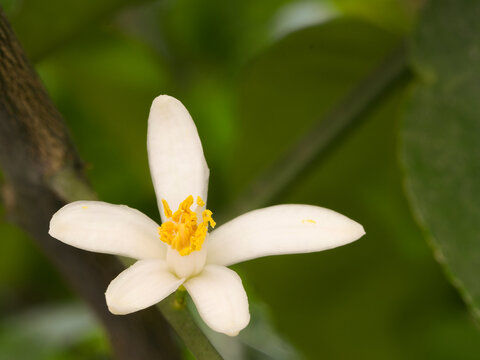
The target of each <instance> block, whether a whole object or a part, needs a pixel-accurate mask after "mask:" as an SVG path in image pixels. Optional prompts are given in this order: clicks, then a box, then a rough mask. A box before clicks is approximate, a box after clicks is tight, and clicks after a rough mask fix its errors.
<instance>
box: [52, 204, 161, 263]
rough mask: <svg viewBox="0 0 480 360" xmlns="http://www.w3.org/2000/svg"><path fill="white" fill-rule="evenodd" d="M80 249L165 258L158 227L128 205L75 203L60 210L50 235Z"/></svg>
mask: <svg viewBox="0 0 480 360" xmlns="http://www.w3.org/2000/svg"><path fill="white" fill-rule="evenodd" d="M48 233H49V234H50V235H51V236H53V237H54V238H56V239H58V240H60V241H62V242H64V243H66V244H68V245H72V246H75V247H77V248H80V249H84V250H89V251H95V252H100V253H106V254H115V255H123V256H128V257H132V258H135V259H150V258H164V257H165V254H166V245H165V244H164V243H162V242H161V241H160V238H159V235H158V225H157V224H156V223H155V221H153V220H151V219H150V218H149V217H148V216H146V215H145V214H143V213H141V212H140V211H138V210H135V209H132V208H130V207H128V206H125V205H113V204H108V203H105V202H101V201H76V202H73V203H70V204H68V205H65V206H64V207H63V208H61V209H60V210H58V211H57V212H56V213H55V214H54V215H53V217H52V220H50V230H49V232H48Z"/></svg>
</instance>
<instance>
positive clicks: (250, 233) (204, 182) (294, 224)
mask: <svg viewBox="0 0 480 360" xmlns="http://www.w3.org/2000/svg"><path fill="white" fill-rule="evenodd" d="M147 143H148V144H147V145H148V156H149V162H150V170H151V173H152V179H153V184H154V187H155V192H156V195H157V202H158V206H159V209H160V213H161V218H162V226H158V225H157V224H156V223H155V221H153V220H151V219H150V218H148V217H147V216H146V215H144V214H142V213H141V212H139V211H138V210H135V209H132V208H129V207H127V206H124V205H112V204H108V203H104V202H100V201H77V202H73V203H71V204H68V205H66V206H64V207H63V208H62V209H60V210H59V211H58V212H57V213H55V214H54V215H53V217H52V220H51V222H50V231H49V234H50V235H51V236H53V237H54V238H57V239H58V240H60V241H62V242H64V243H66V244H69V245H72V246H75V247H78V248H81V249H85V250H89V251H95V252H101V253H108V254H116V255H122V256H127V257H131V258H134V259H138V261H137V262H136V263H135V264H134V265H132V266H131V267H129V268H128V269H127V270H125V271H123V272H122V273H121V274H120V275H118V277H117V278H115V279H114V280H113V281H112V282H111V283H110V285H109V286H108V289H107V291H106V294H105V296H106V301H107V305H108V308H109V309H110V311H111V312H112V313H114V314H128V313H131V312H134V311H138V310H141V309H144V308H146V307H148V306H151V305H153V304H155V303H157V302H159V301H161V300H162V299H164V298H165V297H167V296H168V295H170V294H171V293H173V292H174V291H175V290H177V289H178V288H179V286H181V285H183V286H184V287H185V288H186V290H187V291H188V292H189V294H190V296H191V297H192V299H193V301H194V303H195V305H196V307H197V309H198V311H199V313H200V316H201V317H202V318H203V320H204V321H205V322H206V323H207V324H208V326H210V327H211V328H212V329H213V330H215V331H218V332H221V333H224V334H227V335H230V336H234V335H237V334H238V332H239V331H240V330H242V329H243V328H244V327H245V326H247V324H248V322H249V320H250V313H249V311H248V300H247V295H246V293H245V290H244V289H243V285H242V281H241V279H240V277H239V276H238V275H237V274H236V273H235V272H234V271H232V270H230V269H228V268H227V266H229V265H232V264H236V263H239V262H242V261H245V260H249V259H254V258H257V257H261V256H267V255H278V254H291V253H303V252H313V251H321V250H325V249H330V248H333V247H336V246H340V245H344V244H347V243H350V242H352V241H354V240H356V239H358V238H360V237H361V236H362V235H363V234H364V233H365V232H364V230H363V227H362V226H361V225H360V224H358V223H356V222H355V221H353V220H350V219H349V218H347V217H345V216H343V215H340V214H338V213H336V212H334V211H332V210H328V209H324V208H321V207H317V206H310V205H279V206H272V207H268V208H265V209H260V210H255V211H251V212H248V213H246V214H244V215H242V216H239V217H237V218H236V219H233V220H232V221H230V222H228V223H226V224H224V225H222V226H220V227H218V228H217V229H215V230H214V231H212V232H211V233H210V234H208V233H207V231H208V226H209V225H210V226H211V227H214V226H215V222H214V221H213V219H212V212H211V211H209V210H206V209H205V202H206V201H207V188H208V177H209V170H208V167H207V163H206V161H205V158H204V155H203V149H202V144H201V142H200V138H199V137H198V133H197V129H196V127H195V124H194V122H193V121H192V118H191V117H190V114H189V113H188V111H187V109H185V107H184V106H183V105H182V104H181V103H180V102H179V101H178V100H176V99H174V98H172V97H169V96H165V95H162V96H159V97H157V98H156V99H155V100H154V101H153V104H152V107H151V110H150V116H149V119H148V141H147ZM194 201H195V202H194ZM169 205H170V206H169ZM170 207H171V208H172V209H174V211H171V210H170ZM176 209H178V210H176Z"/></svg>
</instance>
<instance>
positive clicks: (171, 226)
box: [158, 195, 215, 256]
mask: <svg viewBox="0 0 480 360" xmlns="http://www.w3.org/2000/svg"><path fill="white" fill-rule="evenodd" d="M162 204H163V211H164V213H165V216H166V218H167V219H170V220H169V221H165V222H164V223H163V224H162V226H160V227H159V228H158V233H159V234H160V240H162V241H163V242H164V243H166V244H168V245H170V247H171V248H172V249H175V250H177V251H178V252H179V254H180V255H182V256H186V255H189V254H190V253H192V252H193V251H196V250H200V249H201V248H202V245H203V242H204V241H205V237H206V236H207V232H208V224H210V226H211V227H212V228H214V227H215V221H213V219H212V212H211V211H210V210H204V211H203V213H202V222H201V223H198V221H197V213H196V212H195V211H192V210H190V207H191V206H192V205H193V196H192V195H190V196H189V197H187V198H186V199H185V200H183V201H182V202H181V203H180V205H179V206H178V210H177V211H175V213H172V210H170V206H169V205H168V203H167V201H166V200H162ZM197 205H198V206H204V205H205V202H204V201H203V200H202V198H201V197H200V196H199V197H198V198H197Z"/></svg>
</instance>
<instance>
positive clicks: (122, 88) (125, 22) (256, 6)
mask: <svg viewBox="0 0 480 360" xmlns="http://www.w3.org/2000/svg"><path fill="white" fill-rule="evenodd" d="M0 6H2V7H3V8H4V10H5V12H6V13H7V16H8V17H9V19H10V21H11V23H12V26H13V28H14V30H15V31H16V33H17V35H18V37H19V39H20V41H21V43H22V44H23V46H24V47H25V50H26V52H27V53H28V55H29V56H30V58H31V59H32V61H33V63H34V65H35V67H36V69H37V71H38V72H39V74H40V76H41V78H42V79H43V81H44V83H45V85H46V87H47V88H48V91H49V93H50V95H51V96H52V98H53V100H54V102H55V103H56V105H57V106H58V108H59V109H60V111H61V112H62V114H63V115H64V117H65V121H66V122H67V124H68V127H69V128H70V130H71V135H72V137H73V139H74V141H75V143H76V145H77V148H78V151H79V153H80V156H81V157H82V159H83V160H84V161H85V162H86V163H87V169H88V176H89V178H90V180H91V182H92V185H93V187H94V189H95V190H96V191H97V192H98V194H99V197H100V198H101V199H102V200H104V201H108V202H112V203H118V204H128V205H129V206H131V207H135V208H138V209H140V210H141V211H143V212H145V213H147V214H149V215H150V216H151V217H152V218H154V219H156V220H158V218H159V216H158V212H157V209H156V203H155V196H154V192H153V187H152V184H151V180H150V175H149V170H148V163H147V153H146V129H147V121H146V120H147V116H148V111H149V106H150V103H151V101H152V99H153V98H154V97H155V96H157V95H159V94H169V95H172V96H175V97H177V98H179V99H180V100H181V101H182V102H183V103H184V104H185V106H186V107H187V108H188V109H189V111H190V113H191V114H192V116H193V118H194V120H195V122H196V124H197V127H198V130H199V133H200V137H201V139H202V142H203V147H204V152H205V156H206V159H207V162H208V164H209V166H210V170H211V180H210V188H209V208H210V209H212V210H213V212H214V214H215V213H219V214H221V212H222V211H223V210H225V209H227V208H228V206H229V204H231V203H232V201H234V200H235V199H236V198H237V197H238V196H241V194H242V191H243V190H244V189H245V188H246V187H247V186H248V184H249V183H250V182H251V181H252V180H253V179H255V178H256V177H257V176H258V175H259V174H261V173H262V170H263V169H265V168H266V167H268V166H269V165H271V164H272V163H273V162H274V161H275V160H276V159H277V158H278V157H279V156H280V155H281V154H283V153H284V152H285V151H286V150H287V149H288V148H289V146H290V145H292V144H294V143H295V141H297V140H298V139H299V138H300V137H301V136H302V134H304V133H305V132H307V131H308V129H309V128H310V127H311V126H312V124H314V123H315V122H317V121H318V119H319V118H321V116H322V115H324V114H325V113H326V112H327V111H328V110H329V109H330V108H331V107H332V106H333V105H335V104H336V103H337V102H339V101H340V100H341V99H342V98H343V97H344V96H345V95H346V94H347V93H348V91H350V90H351V89H352V88H353V87H354V86H355V85H356V84H357V83H358V82H359V81H361V80H362V79H363V78H365V76H366V75H367V74H369V73H370V72H371V71H372V69H374V68H375V67H377V66H378V65H379V64H380V63H381V62H382V60H383V59H384V58H385V57H386V56H387V55H388V54H389V53H390V51H392V49H394V48H395V47H396V45H397V44H398V42H399V39H401V38H402V37H404V36H406V35H408V34H409V33H410V32H411V31H413V29H414V27H415V24H416V22H417V21H418V15H419V10H420V1H416V0H365V1H354V0H323V1H320V0H316V1H314V0H311V1H294V0H281V1H273V0H268V1H261V2H259V1H251V0H245V1H231V0H223V1H221V0H208V1H207V0H204V1H200V0H190V1H187V0H177V1H173V0H164V1H146V0H143V1H138V0H137V1H136V0H116V1H115V0H96V1H93V0H84V1H77V2H73V1H72V2H70V1H68V2H66V1H63V0H43V1H39V0H0ZM409 87H410V84H409V83H408V82H403V83H401V84H398V85H397V87H396V88H395V89H394V90H393V91H391V92H390V93H389V95H388V96H387V97H385V98H383V99H382V102H381V103H380V104H378V106H376V107H375V108H374V109H373V110H372V111H370V112H369V113H368V114H367V115H366V116H365V118H364V119H362V121H361V123H359V125H358V126H356V127H355V129H354V130H353V131H351V132H350V133H349V135H348V136H347V137H346V138H344V139H343V141H342V142H341V143H339V144H337V146H335V147H334V148H333V149H332V151H330V152H329V153H328V155H327V156H326V157H324V158H323V159H322V161H319V162H316V163H315V164H314V165H313V166H312V167H311V168H310V169H309V171H308V172H307V173H306V174H305V175H304V176H302V177H301V178H300V179H299V180H298V181H296V182H295V183H294V184H292V186H291V187H290V188H289V189H288V191H285V193H283V194H282V195H281V196H279V197H278V199H277V201H276V202H278V203H306V204H314V205H319V206H324V207H327V208H331V209H334V210H336V211H338V212H340V213H342V214H345V215H347V216H349V217H351V218H353V219H355V220H356V221H358V222H359V223H361V224H363V225H364V227H365V229H366V232H367V235H366V236H365V237H364V238H362V239H361V240H359V241H358V242H355V243H353V244H351V245H348V246H345V247H342V248H339V249H335V250H331V251H326V252H322V253H315V254H304V255H290V256H278V257H268V258H262V259H257V260H253V261H250V262H247V263H243V264H239V265H237V266H235V270H236V271H238V272H239V273H240V275H241V276H242V279H243V282H244V284H245V286H246V288H247V292H248V295H249V298H250V300H251V302H252V305H251V306H252V308H254V309H258V310H255V311H254V314H257V313H258V314H259V315H258V318H257V317H256V315H255V316H254V318H253V319H252V324H251V325H250V327H249V328H248V329H247V330H245V331H244V333H243V334H242V335H241V336H240V341H241V342H243V343H246V344H247V345H248V346H249V347H250V348H257V347H258V348H259V350H260V351H263V352H266V353H269V354H270V357H271V358H278V359H280V358H298V357H303V358H306V359H406V358H408V359H453V358H455V359H478V358H480V333H479V332H478V329H477V328H476V325H475V324H474V321H473V319H472V318H471V316H470V315H469V313H468V311H467V309H466V306H465V305H464V303H463V302H462V300H461V299H460V296H459V295H458V294H457V291H456V290H455V289H454V288H453V287H452V285H451V284H450V283H449V282H448V281H447V279H446V277H445V275H444V271H443V270H442V268H441V267H440V266H439V265H438V264H437V263H436V262H435V260H434V258H433V256H432V251H431V249H430V248H429V247H428V245H427V243H426V241H425V239H424V238H423V236H422V233H421V231H420V229H419V228H418V227H417V225H416V224H415V222H414V219H413V217H412V215H411V212H410V210H409V207H408V204H407V200H406V198H405V195H404V192H403V180H402V170H401V169H400V165H399V162H398V159H397V157H398V155H397V149H398V146H399V145H398V137H397V129H398V127H399V121H400V115H401V113H402V110H401V109H402V105H403V103H404V101H405V95H406V93H407V92H408V90H409ZM0 234H1V239H2V241H1V242H0V316H1V318H0V359H1V360H4V359H5V360H7V359H20V360H21V359H55V360H56V359H105V358H109V348H108V343H107V341H106V339H105V335H104V334H103V332H102V330H101V329H100V328H99V327H98V325H97V324H96V322H95V320H94V319H93V318H92V317H91V315H89V313H88V311H87V310H85V309H84V307H83V305H81V303H80V300H79V299H77V298H76V297H75V295H74V294H72V293H71V291H70V290H69V288H68V285H67V284H65V283H64V282H63V280H62V279H61V278H60V275H59V274H58V272H57V271H56V270H55V269H54V268H52V266H51V265H50V264H49V263H48V261H47V260H46V259H45V258H44V256H43V255H42V253H41V252H40V251H39V250H38V249H37V247H36V245H35V242H34V241H33V240H32V239H30V238H28V237H27V236H26V235H25V234H23V233H22V231H20V230H19V229H17V228H15V227H14V226H12V225H10V224H9V223H8V222H7V221H6V219H5V216H3V218H2V219H1V222H0ZM261 322H270V323H271V326H272V327H273V328H274V329H275V330H274V331H275V332H276V333H277V336H278V338H276V340H275V341H273V340H271V341H266V343H265V342H263V343H262V341H260V340H259V339H258V338H256V336H254V334H256V333H255V331H256V330H258V329H259V328H260V329H261V328H262V326H269V325H268V324H258V323H261ZM269 331H270V330H269ZM272 331H273V330H272ZM272 336H273V335H272ZM217 341H220V342H222V341H223V340H222V339H221V338H220V339H219V340H217ZM247 353H249V352H248V351H247V352H245V351H244V352H243V354H244V355H243V356H244V357H249V356H250V357H251V358H253V357H255V356H256V358H268V357H267V355H263V357H262V356H261V355H259V352H255V351H251V354H250V355H248V354H247ZM245 354H247V355H245ZM232 356H234V355H232Z"/></svg>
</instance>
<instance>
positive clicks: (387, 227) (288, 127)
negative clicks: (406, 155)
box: [230, 19, 480, 360]
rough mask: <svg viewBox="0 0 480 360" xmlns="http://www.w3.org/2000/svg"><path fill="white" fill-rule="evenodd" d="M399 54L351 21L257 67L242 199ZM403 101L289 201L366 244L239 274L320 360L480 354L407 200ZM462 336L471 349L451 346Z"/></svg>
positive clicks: (390, 104)
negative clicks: (329, 217) (336, 216)
mask: <svg viewBox="0 0 480 360" xmlns="http://www.w3.org/2000/svg"><path fill="white" fill-rule="evenodd" d="M395 43H396V37H395V36H392V35H390V34H388V33H385V32H384V31H382V30H379V29H378V28H376V27H374V26H371V25H368V24H365V23H363V22H360V21H353V20H341V19H340V20H334V21H331V22H329V23H325V24H323V25H321V26H317V27H314V28H309V29H304V30H301V31H298V32H296V33H293V34H291V35H289V36H287V37H286V38H285V39H283V40H282V41H280V42H279V43H278V44H276V45H274V46H273V47H272V48H270V49H268V51H266V52H264V53H263V54H262V55H260V56H259V57H258V58H257V59H256V60H255V61H253V62H252V63H251V64H250V66H249V67H247V68H246V69H245V72H244V73H243V76H242V83H241V87H240V104H239V105H240V122H239V123H238V125H237V126H238V135H237V141H238V143H237V153H236V157H234V159H233V160H232V161H231V164H232V167H231V170H230V173H231V181H232V189H234V190H235V191H237V192H238V191H239V190H240V189H241V187H242V186H245V184H246V183H248V182H249V181H250V180H251V178H252V177H255V174H256V173H258V172H259V171H261V169H262V167H263V166H265V165H266V164H268V163H270V162H272V161H274V160H275V159H276V158H278V156H279V154H280V153H281V152H283V151H284V150H285V148H286V147H287V146H288V145H290V144H291V143H293V142H295V140H296V138H298V137H299V136H300V135H301V134H302V133H303V132H305V131H308V129H309V128H310V125H311V123H312V122H314V121H316V120H317V119H318V118H319V117H321V116H322V115H323V114H324V113H325V112H327V111H328V109H329V108H330V107H331V106H333V105H334V104H336V103H337V102H338V101H339V100H340V99H342V98H343V96H344V95H345V94H346V93H347V92H348V91H349V90H350V89H351V88H352V87H353V86H354V85H355V84H356V83H357V82H358V81H360V80H361V79H363V78H364V76H365V75H366V74H367V73H369V72H370V71H371V70H372V68H373V67H375V66H376V65H377V64H379V62H381V61H382V59H383V58H384V57H385V55H386V54H387V53H389V52H390V49H391V47H392V46H393V44H395ZM403 85H405V84H403ZM392 95H393V96H388V97H386V98H385V99H384V101H383V102H381V103H380V104H379V106H378V107H376V108H375V109H374V110H373V111H372V112H370V113H369V114H368V116H367V117H366V118H365V120H364V122H362V123H361V124H360V125H359V126H358V127H357V128H355V131H353V132H352V133H351V134H350V135H349V136H348V137H346V138H345V139H344V142H342V146H338V147H336V148H335V149H333V150H332V152H331V153H329V156H328V157H326V158H324V159H323V161H322V162H321V163H320V164H318V166H317V167H315V168H312V169H311V171H310V172H309V173H308V174H306V176H305V177H304V178H303V179H302V180H300V181H299V182H298V183H297V184H295V186H294V187H293V188H292V189H291V191H289V192H288V193H287V194H285V195H284V196H283V197H282V198H281V199H280V201H281V202H290V203H307V204H313V205H319V206H325V207H327V208H331V209H334V210H336V211H339V212H341V213H343V214H345V215H347V216H349V217H351V218H353V219H355V220H357V221H358V222H360V223H361V224H363V225H364V227H365V229H366V231H367V235H366V236H365V237H364V238H362V239H360V240H359V241H358V242H356V243H354V244H351V245H348V246H346V247H342V248H339V249H335V250H332V251H327V252H321V253H313V254H302V255H289V256H277V257H270V258H262V259H257V260H254V261H249V262H246V263H244V264H239V265H237V266H236V270H238V271H239V272H240V273H242V275H244V276H243V277H242V279H244V283H246V286H247V288H248V287H251V288H253V290H254V292H255V293H257V294H258V296H259V297H260V298H261V299H262V300H263V301H265V302H266V303H267V304H268V305H269V306H270V309H271V311H272V315H273V320H274V324H275V326H276V328H277V329H278V331H279V332H280V334H281V335H284V336H285V337H286V338H287V339H288V340H289V341H291V342H292V343H293V344H294V345H295V346H296V348H298V349H300V350H301V351H302V352H303V353H304V354H305V356H306V357H307V358H310V359H318V358H327V359H329V358H332V359H352V358H355V359H379V360H380V359H382V360H383V359H392V360H394V359H406V358H408V359H419V360H420V359H421V360H425V359H432V360H433V359H435V360H439V359H444V360H448V359H450V355H451V354H452V353H453V352H455V350H456V349H457V352H456V358H457V359H471V358H472V357H474V356H478V355H479V354H480V347H479V346H478V343H479V339H480V335H479V334H478V333H477V330H476V328H475V326H474V324H473V323H472V322H470V321H469V319H468V318H467V317H466V316H465V313H466V312H465V308H464V305H463V304H462V303H461V302H460V301H459V299H458V298H457V297H456V292H455V291H454V290H453V289H452V288H451V286H450V284H449V283H448V282H447V281H445V279H444V278H443V276H442V274H441V271H440V269H439V268H438V266H437V265H436V263H435V262H434V261H433V259H432V258H431V256H430V253H429V249H428V247H427V246H426V244H425V243H424V242H423V241H422V237H421V233H420V231H419V229H418V228H417V226H416V224H415V223H414V222H413V220H412V218H411V214H410V212H409V209H408V206H407V205H408V204H407V202H406V199H405V198H404V195H403V192H402V187H401V181H400V175H401V174H400V171H399V168H398V166H397V161H396V146H397V144H396V142H395V139H396V138H395V136H396V130H397V126H398V124H397V123H396V121H395V120H396V118H397V116H398V113H399V110H400V105H403V95H404V88H403V87H400V88H399V89H397V91H396V92H393V94H392ZM247 290H248V293H249V294H250V293H251V289H247ZM292 294H295V295H293V296H292ZM456 331H458V332H459V333H462V334H464V335H465V336H464V338H462V339H457V338H456V337H452V338H450V339H449V341H446V340H445V336H446V335H445V334H448V333H452V332H456ZM460 347H462V349H464V350H463V351H458V349H459V348H460ZM438 349H441V350H438ZM432 354H434V355H433V356H432Z"/></svg>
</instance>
